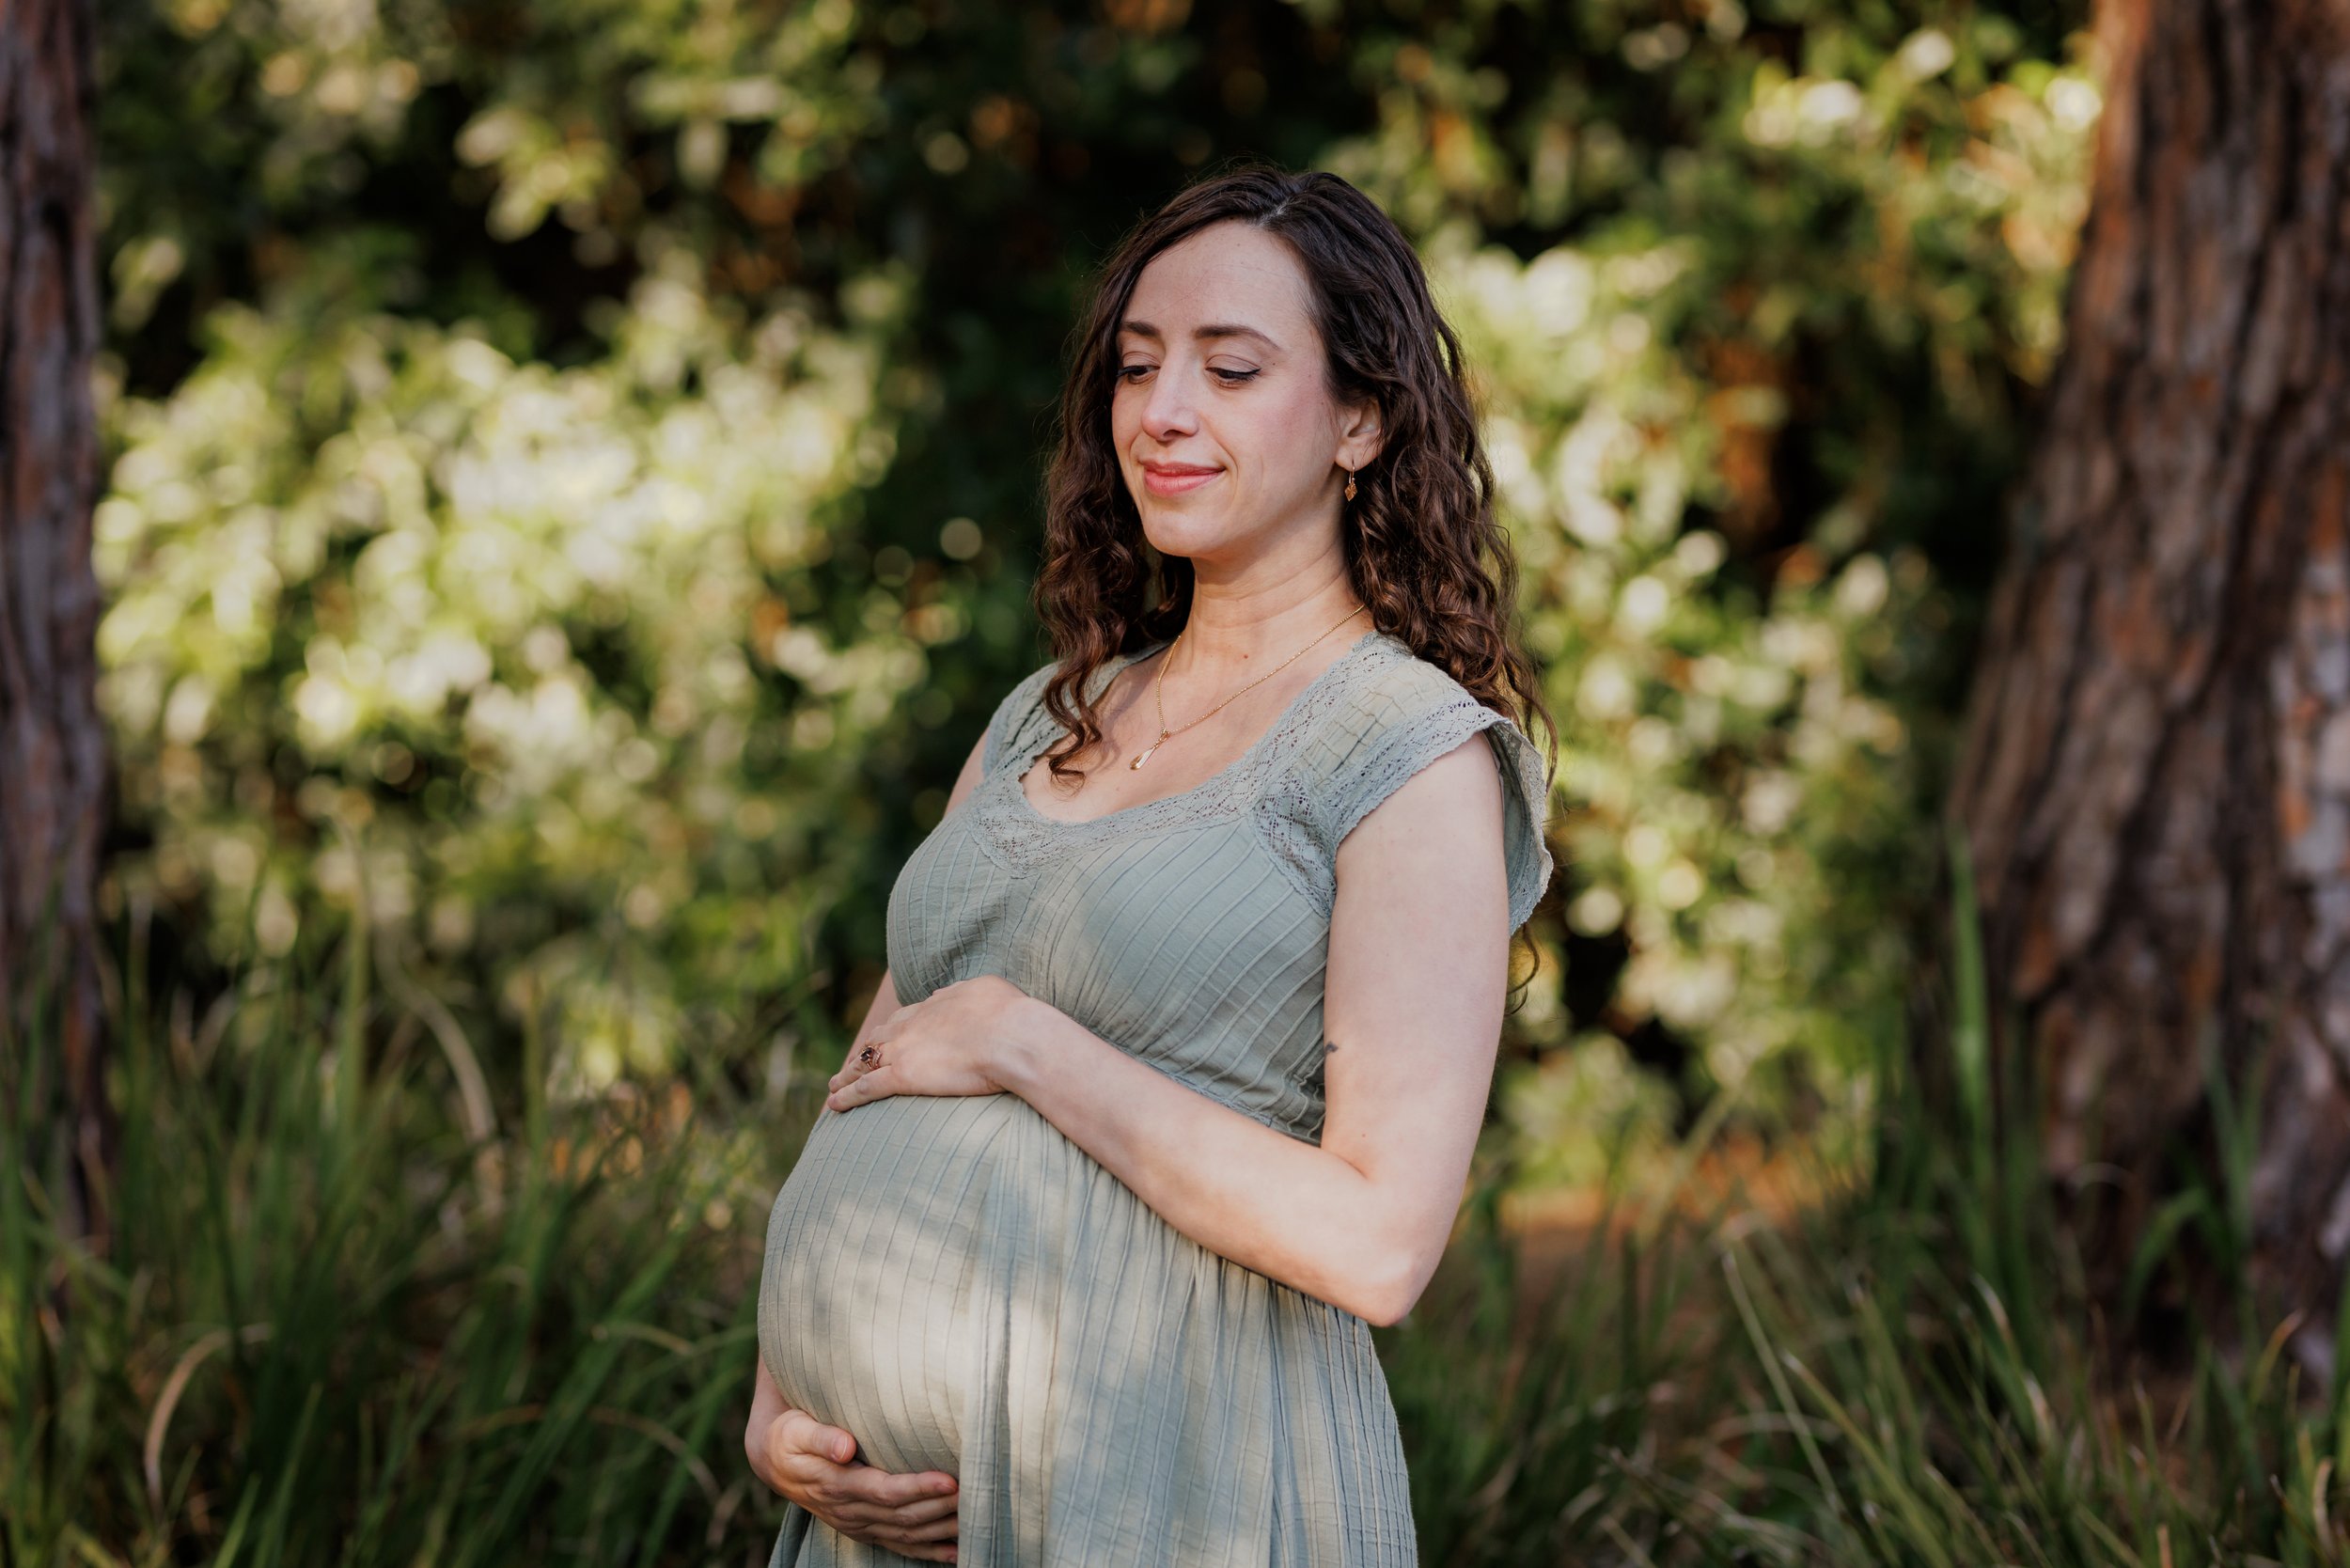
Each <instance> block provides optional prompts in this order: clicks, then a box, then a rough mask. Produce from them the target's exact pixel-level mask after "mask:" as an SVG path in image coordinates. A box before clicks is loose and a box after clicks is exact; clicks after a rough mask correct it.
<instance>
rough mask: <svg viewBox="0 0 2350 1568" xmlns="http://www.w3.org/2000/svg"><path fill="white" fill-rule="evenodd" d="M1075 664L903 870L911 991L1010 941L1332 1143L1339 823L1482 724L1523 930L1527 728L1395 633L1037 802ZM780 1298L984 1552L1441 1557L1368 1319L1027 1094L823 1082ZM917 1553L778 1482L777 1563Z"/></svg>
mask: <svg viewBox="0 0 2350 1568" xmlns="http://www.w3.org/2000/svg"><path fill="white" fill-rule="evenodd" d="M1152 651H1154V650H1152V649H1144V650H1140V651H1136V652H1134V653H1129V654H1124V655H1120V658H1119V659H1117V660H1115V661H1113V662H1112V663H1111V664H1110V665H1107V666H1104V668H1102V669H1101V670H1099V671H1097V672H1096V676H1095V680H1096V682H1097V684H1096V686H1095V688H1094V689H1096V690H1097V691H1098V690H1099V689H1100V685H1101V684H1103V683H1106V682H1108V681H1109V680H1110V679H1111V678H1112V677H1114V676H1115V675H1116V673H1117V671H1118V670H1119V669H1120V668H1121V667H1123V666H1125V665H1127V664H1130V663H1132V662H1134V661H1135V660H1136V659H1138V658H1141V657H1145V656H1147V655H1148V654H1149V653H1150V652H1152ZM1052 673H1053V666H1050V665H1047V666H1042V667H1040V668H1039V669H1037V670H1035V671H1033V672H1031V673H1030V674H1029V675H1028V676H1027V677H1026V679H1024V680H1023V681H1021V682H1020V683H1019V684H1018V685H1017V686H1015V687H1014V688H1013V689H1012V691H1011V694H1010V695H1008V696H1007V697H1006V698H1004V701H1003V702H1002V704H1001V705H1000V706H999V707H998V708H997V709H996V711H995V715H994V716H993V718H992V719H991V720H990V721H989V725H988V731H987V739H986V743H985V745H984V747H983V752H982V760H983V763H984V768H983V773H982V777H981V780H980V783H979V787H978V788H977V789H976V790H975V791H974V792H973V793H972V794H971V796H970V797H969V798H968V799H967V800H966V801H965V803H964V806H963V807H962V808H959V809H957V810H955V811H953V812H950V813H948V816H947V817H946V818H945V819H944V820H943V821H941V822H940V823H939V825H938V827H937V828H936V829H935V830H933V831H932V833H931V835H930V837H929V838H927V839H924V840H923V842H922V843H921V845H920V846H919V847H918V848H917V850H916V851H915V852H914V854H913V855H911V856H909V857H908V859H907V861H906V864H905V867H904V869H903V870H902V871H901V873H900V875H899V877H898V880H897V882H896V884H895V886H893V887H892V889H891V891H890V897H889V908H888V920H887V935H888V958H889V968H890V974H891V978H892V980H893V982H894V984H895V986H896V989H897V993H898V995H899V996H900V997H901V998H903V999H904V1000H906V1001H918V1000H920V999H921V998H922V997H924V996H928V995H930V994H931V993H932V991H934V990H936V989H937V988H938V987H940V986H942V985H946V984H948V983H950V982H952V981H954V980H961V979H964V978H966V977H969V976H973V975H981V974H998V975H1002V976H1004V977H1005V978H1007V979H1009V980H1011V981H1012V982H1013V983H1014V984H1016V985H1018V986H1019V987H1020V988H1021V989H1022V990H1024V991H1026V992H1027V993H1028V994H1029V995H1031V996H1039V997H1042V998H1043V999H1044V1000H1046V1001H1048V1002H1050V1003H1052V1004H1053V1005H1054V1006H1055V1007H1058V1008H1059V1009H1060V1010H1061V1011H1064V1012H1066V1013H1068V1014H1069V1015H1070V1016H1071V1017H1073V1018H1074V1019H1076V1020H1077V1021H1078V1022H1079V1023H1081V1024H1083V1025H1085V1026H1086V1027H1088V1028H1089V1029H1092V1030H1093V1031H1094V1032H1095V1033H1097V1034H1100V1035H1101V1036H1103V1037H1104V1038H1105V1039H1106V1040H1108V1041H1110V1042H1112V1043H1115V1044H1117V1045H1118V1046H1120V1048H1121V1049H1124V1050H1126V1051H1128V1052H1130V1053H1132V1054H1133V1055H1134V1056H1136V1057H1137V1058H1140V1059H1141V1060H1143V1061H1145V1062H1148V1063H1150V1064H1151V1065H1152V1066H1153V1067H1156V1068H1157V1069H1158V1070H1159V1071H1161V1072H1163V1073H1166V1074H1168V1075H1170V1076H1172V1077H1174V1078H1175V1079H1176V1080H1177V1081H1179V1082H1181V1083H1183V1084H1185V1085H1187V1086H1188V1087H1190V1088H1191V1089H1193V1090H1197V1091H1199V1093H1202V1094H1205V1095H1208V1096H1210V1097H1212V1098H1214V1099H1215V1100H1217V1101H1219V1102H1220V1103H1222V1104H1224V1105H1229V1106H1230V1107H1232V1108H1233V1109H1235V1110H1238V1111H1240V1112H1241V1113H1243V1114H1244V1115H1246V1116H1250V1117H1253V1118H1255V1119H1256V1120H1258V1121H1261V1122H1263V1123H1265V1124H1266V1125H1267V1126H1270V1127H1274V1128H1276V1129H1277V1130H1279V1131H1281V1132H1283V1133H1285V1134H1287V1135H1289V1136H1290V1137H1296V1138H1300V1139H1302V1140H1305V1141H1308V1142H1314V1141H1318V1140H1319V1137H1320V1134H1321V1130H1322V1122H1323V1111H1324V1104H1323V1093H1322V1079H1321V1064H1322V1060H1323V1055H1324V1053H1323V1045H1324V1040H1323V1034H1322V1013H1323V978H1324V966H1325V959H1326V954H1327V945H1328V938H1329V917H1330V909H1331V903H1332V899H1333V895H1334V893H1335V890H1336V882H1335V871H1334V869H1333V866H1334V861H1335V857H1336V855H1337V851H1338V846H1339V844H1340V842H1341V841H1342V840H1343V839H1344V838H1345V836H1346V834H1347V833H1348V832H1349V831H1350V830H1351V829H1352V828H1353V827H1354V826H1355V823H1359V822H1360V821H1361V820H1362V818H1363V817H1364V816H1366V815H1368V814H1369V813H1370V811H1371V809H1373V808H1375V807H1376V806H1377V805H1378V804H1379V802H1380V801H1382V800H1384V799H1386V798H1387V795H1389V794H1391V793H1392V792H1394V791H1395V789H1396V788H1397V787H1398V786H1400V785H1401V784H1402V782H1403V781H1404V780H1405V779H1407V778H1409V777H1410V776H1412V775H1413V774H1415V773H1417V772H1418V770H1419V769H1421V768H1423V767H1425V766H1426V765H1427V764H1428V763H1429V762H1431V761H1433V760H1435V759H1436V758H1438V757H1441V756H1443V755H1444V754H1445V753H1446V752H1448V751H1449V750H1451V749H1453V748H1454V747H1456V746H1458V745H1462V744H1463V743H1464V742H1465V741H1467V740H1468V739H1470V738H1471V737H1472V736H1475V735H1477V734H1479V733H1483V734H1484V735H1486V736H1487V738H1488V740H1489V741H1490V743H1491V745H1492V747H1493V751H1494V756H1495V760H1496V765H1497V766H1498V767H1499V769H1500V771H1501V775H1502V777H1503V780H1504V782H1505V785H1506V788H1505V792H1504V793H1505V798H1506V801H1507V807H1506V809H1505V822H1504V838H1505V844H1504V850H1505V855H1506V858H1507V862H1508V866H1509V902H1510V923H1511V928H1512V931H1514V930H1515V929H1516V927H1517V926H1519V925H1520V924H1522V923H1523V922H1524V921H1525V919H1526V918H1527V917H1528V915H1529V914H1530V913H1531V912H1532V909H1533V906H1534V903H1535V901H1536V900H1537V899H1539V898H1540V896H1541V894H1542V892H1543V887H1544V886H1546V885H1547V883H1548V881H1549V878H1550V872H1551V857H1550V854H1549V851H1548V849H1547V848H1546V847H1545V845H1544V843H1543V822H1544V815H1545V809H1544V808H1545V806H1546V803H1547V798H1548V786H1547V782H1546V780H1545V779H1544V777H1543V764H1542V760H1541V756H1540V754H1539V753H1538V752H1536V751H1535V749H1534V746H1533V744H1532V743H1531V742H1530V741H1529V740H1528V738H1527V737H1526V735H1525V734H1524V733H1523V732H1522V731H1521V730H1520V729H1519V728H1518V727H1517V725H1516V724H1514V723H1513V722H1512V720H1511V719H1510V718H1509V717H1508V716H1507V715H1506V714H1503V713H1498V712H1496V711H1495V710H1492V709H1489V708H1486V707H1484V706H1483V705H1482V704H1481V703H1479V702H1478V701H1477V700H1476V699H1475V698H1472V697H1471V696H1470V695H1469V694H1468V693H1467V691H1465V689H1464V688H1463V687H1461V686H1460V685H1459V683H1458V682H1455V681H1453V680H1452V678H1451V677H1450V676H1449V674H1448V673H1446V672H1445V671H1444V670H1442V669H1440V668H1438V667H1437V666H1434V664H1431V663H1429V662H1427V661H1425V660H1422V659H1420V658H1419V657H1418V656H1417V655H1416V654H1414V653H1413V652H1412V651H1411V649H1410V648H1409V647H1408V646H1407V645H1406V644H1404V643H1402V641H1400V640H1398V639H1397V638H1395V637H1393V636H1391V635H1387V634H1385V633H1372V634H1371V635H1366V636H1364V637H1362V638H1360V639H1358V640H1357V641H1356V642H1355V644H1353V645H1352V646H1351V647H1349V648H1348V649H1347V650H1346V651H1345V652H1343V653H1341V654H1340V656H1339V658H1337V659H1336V660H1334V661H1333V662H1332V663H1331V664H1329V665H1328V666H1324V669H1323V670H1322V671H1321V672H1320V673H1319V674H1318V675H1317V676H1316V677H1315V678H1314V679H1313V681H1312V682H1309V683H1308V685H1307V686H1306V688H1305V689H1304V690H1303V691H1301V692H1300V693H1299V695H1298V697H1297V698H1295V699H1294V700H1293V702H1292V703H1291V705H1290V706H1289V708H1288V709H1287V710H1286V711H1285V712H1284V713H1282V715H1281V716H1280V718H1278V719H1277V721H1276V722H1275V723H1274V724H1273V726H1272V727H1271V728H1270V729H1267V730H1266V731H1265V733H1264V734H1263V735H1261V737H1260V738H1259V739H1258V740H1257V742H1256V743H1255V744H1254V745H1251V746H1250V747H1249V749H1248V750H1247V751H1246V753H1244V754H1243V755H1242V756H1241V757H1240V758H1239V759H1238V760H1236V761H1234V762H1233V763H1232V764H1231V766H1230V767H1228V768H1226V769H1225V770H1224V771H1223V772H1221V773H1219V774H1217V775H1216V776H1214V777H1213V778H1211V779H1209V780H1208V781H1207V782H1205V783H1203V784H1201V785H1199V787H1198V788H1196V789H1192V790H1187V791H1184V792H1181V793H1179V794H1176V795H1171V796H1167V797H1166V798H1163V799H1160V800H1154V801H1150V802H1146V803H1144V804H1142V805H1140V806H1136V807H1133V808H1128V809H1126V810H1123V811H1114V812H1111V813H1110V814H1109V815H1107V816H1105V817H1099V818H1095V819H1092V820H1090V821H1087V822H1073V823H1065V822H1060V821H1058V820H1056V819H1052V818H1048V817H1045V816H1044V815H1042V813H1041V812H1039V811H1038V810H1037V809H1036V808H1035V807H1034V806H1033V805H1032V804H1030V802H1029V801H1028V799H1027V796H1026V794H1025V793H1024V792H1023V790H1022V788H1021V784H1020V776H1021V775H1022V774H1023V773H1024V772H1025V771H1026V769H1027V767H1028V766H1029V764H1030V763H1031V762H1032V761H1034V760H1035V759H1036V758H1037V756H1038V755H1039V754H1041V753H1042V751H1043V750H1044V749H1045V747H1046V746H1047V745H1050V744H1051V743H1052V741H1054V740H1055V739H1057V738H1058V735H1059V733H1060V731H1059V729H1058V726H1057V725H1056V724H1055V723H1054V722H1053V720H1052V718H1051V715H1050V714H1048V713H1045V712H1044V711H1043V709H1042V706H1041V698H1042V690H1043V685H1044V682H1045V681H1046V680H1047V679H1049V678H1050V676H1051V675H1052ZM758 1317H759V1340H760V1355H761V1356H762V1357H763V1358H764V1359H765V1361H766V1363H767V1367H768V1370H769V1371H770V1372H772V1373H773V1375H774V1376H775V1378H776V1382H777V1384H778V1385H779V1386H780V1387H781V1388H782V1390H783V1393H784V1396H785V1398H786V1399H787V1400H788V1401H790V1402H791V1403H792V1404H794V1405H797V1406H799V1407H800V1408H803V1409H806V1410H807V1411H809V1412H810V1413H812V1414H814V1415H815V1416H817V1417H818V1418H820V1419H823V1420H824V1421H826V1422H829V1423H831V1424H833V1425H836V1426H839V1427H841V1428H843V1429H845V1430H847V1431H848V1432H850V1433H851V1434H853V1435H854V1436H855V1437H856V1439H857V1442H858V1445H859V1457H860V1458H862V1459H864V1460H867V1461H869V1462H870V1463H872V1464H874V1465H877V1466H882V1467H883V1468H885V1469H888V1470H898V1471H904V1470H924V1469H940V1470H945V1471H948V1473H950V1474H952V1475H954V1476H955V1477H957V1478H958V1481H959V1482H960V1495H959V1502H958V1509H959V1514H958V1528H959V1532H960V1533H959V1538H958V1549H957V1560H958V1561H959V1562H961V1563H963V1564H965V1565H967V1568H1015V1565H1016V1568H1036V1565H1050V1568H1080V1565H1082V1568H1105V1565H1110V1564H1123V1563H1152V1564H1178V1565H1183V1568H1191V1565H1195V1564H1197V1565H1203V1568H1205V1565H1216V1568H1223V1565H1230V1568H1404V1565H1409V1564H1413V1563H1415V1562H1416V1560H1417V1553H1416V1548H1415V1545H1414V1540H1413V1530H1412V1511H1411V1498H1410V1494H1409V1490H1408V1486H1407V1478H1406V1475H1405V1472H1404V1466H1403V1453H1402V1444H1401V1442H1400V1440H1399V1437H1398V1434H1397V1431H1396V1425H1395V1411H1394V1406H1393V1404H1392V1403H1390V1401H1389V1399H1388V1394H1387V1381H1386V1378H1385V1375H1384V1374H1383V1372H1382V1371H1381V1369H1380V1366H1379V1362H1378V1359H1377V1356H1376V1355H1375V1354H1374V1352H1373V1349H1372V1345H1371V1333H1370V1328H1369V1325H1367V1324H1366V1323H1365V1322H1364V1321H1363V1320H1362V1319H1361V1318H1359V1317H1357V1316H1355V1314H1353V1313H1351V1312H1348V1311H1345V1310H1342V1309H1340V1308H1337V1307H1334V1306H1331V1305H1330V1304H1328V1303H1326V1302H1324V1301H1320V1300H1317V1299H1316V1298H1314V1297H1312V1296H1309V1295H1307V1294H1304V1293H1302V1292H1300V1291H1298V1290H1295V1289H1293V1287H1291V1286H1288V1285H1284V1284H1281V1283H1278V1282H1277V1281H1275V1280H1273V1279H1270V1278H1266V1277H1265V1276H1264V1275H1261V1274H1259V1273H1256V1272H1255V1271H1254V1270H1251V1269H1247V1268H1244V1267H1242V1266H1241V1265H1240V1264H1238V1263H1235V1262H1231V1261H1230V1260H1229V1259H1226V1258H1223V1257H1220V1256H1218V1255H1217V1254H1215V1253H1213V1252H1210V1251H1208V1250H1207V1249H1206V1248H1204V1247H1200V1246H1199V1244H1197V1243H1196V1242H1193V1241H1192V1240H1190V1239H1189V1238H1188V1237H1186V1236H1183V1235H1182V1234H1180V1233H1179V1232H1177V1231H1175V1230H1174V1229H1173V1228H1172V1227H1170V1226H1169V1225H1167V1222H1166V1221H1164V1220H1163V1219H1161V1218H1160V1217H1159V1216H1158V1215H1157V1214H1156V1213H1155V1212H1154V1211H1153V1210H1152V1209H1151V1208H1150V1207H1149V1206H1147V1205H1146V1204H1144V1203H1143V1202H1142V1201H1141V1200H1139V1199H1138V1198H1136V1196H1135V1194H1134V1193H1133V1191H1132V1190H1131V1189H1129V1188H1128V1187H1127V1186H1126V1185H1125V1184H1122V1183H1121V1182H1120V1181H1119V1180H1118V1179H1117V1178H1116V1177H1114V1176H1112V1175H1110V1174H1109V1172H1108V1171H1106V1170H1105V1169H1104V1168H1102V1167H1101V1166H1100V1165H1098V1164H1096V1163H1095V1162H1094V1160H1093V1159H1092V1158H1091V1157H1090V1156H1089V1155H1088V1154H1087V1153H1086V1152H1084V1151H1083V1150H1081V1149H1079V1148H1078V1147H1077V1146H1076V1145H1075V1144H1073V1143H1072V1142H1070V1141H1069V1139H1068V1138H1066V1137H1063V1136H1062V1135H1061V1134H1060V1133H1059V1131H1058V1130H1057V1129H1056V1128H1055V1127H1054V1126H1053V1125H1052V1124H1051V1123H1050V1122H1048V1121H1045V1120H1044V1119H1043V1118H1042V1117H1041V1116H1039V1115H1038V1114H1037V1113H1036V1112H1035V1111H1034V1110H1032V1109H1031V1108H1030V1107H1029V1106H1028V1105H1026V1103H1025V1102H1024V1101H1022V1100H1020V1099H1019V1098H1017V1097H1016V1096H1013V1095H1010V1094H996V1095H985V1096H971V1097H964V1098H951V1099H950V1098H926V1097H918V1096H893V1097H891V1098H888V1099H884V1100H878V1101H874V1102H872V1103H871V1104H869V1105H860V1106H858V1107H856V1108H855V1109H854V1110H853V1111H850V1112H847V1113H836V1112H831V1111H826V1112H824V1113H823V1114H822V1115H821V1116H820V1117H819V1119H818V1121H817V1122H816V1125H815V1128H814V1130H813V1132H812V1133H811V1134H810V1135H809V1137H808V1140H807V1145H806V1147H805V1148H804V1150H803V1152H801V1155H800V1157H799V1160H798V1163H797V1164H796V1165H795V1166H794V1168H793V1169H792V1171H791V1176H790V1178H789V1179H788V1180H787V1181H786V1182H785V1184H784V1186H783V1189H782V1191H781V1192H780V1193H778V1194H777V1196H776V1201H775V1205H774V1207H773V1209H772V1210H771V1212H770V1215H769V1218H768V1229H767V1247H766V1254H765V1258H764V1261H763V1264H762V1268H761V1275H760V1297H759V1312H758ZM909 1561H913V1559H908V1558H904V1557H901V1556H899V1555H898V1554H895V1553H892V1552H888V1551H885V1550H881V1549H879V1548H875V1547H871V1546H868V1545H864V1544H860V1543H857V1542H854V1541H851V1540H849V1539H847V1538H846V1537H843V1536H841V1535H839V1534H838V1533H836V1532H835V1531H833V1530H832V1529H830V1528H828V1527H827V1526H825V1525H823V1523H821V1522H820V1521H818V1520H816V1519H814V1518H813V1517H811V1516H810V1515H809V1514H808V1513H806V1512H805V1511H804V1510H802V1509H800V1508H799V1507H798V1506H797V1505H790V1506H789V1507H788V1508H787V1516H786V1519H785V1523H784V1528H783V1530H782V1533H781V1535H780V1536H779V1537H778V1538H777V1540H776V1545H775V1550H774V1553H773V1555H772V1558H771V1560H770V1568H785V1565H801V1568H811V1565H823V1568H833V1565H839V1568H868V1565H874V1564H890V1565H895V1564H899V1563H904V1562H909Z"/></svg>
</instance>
